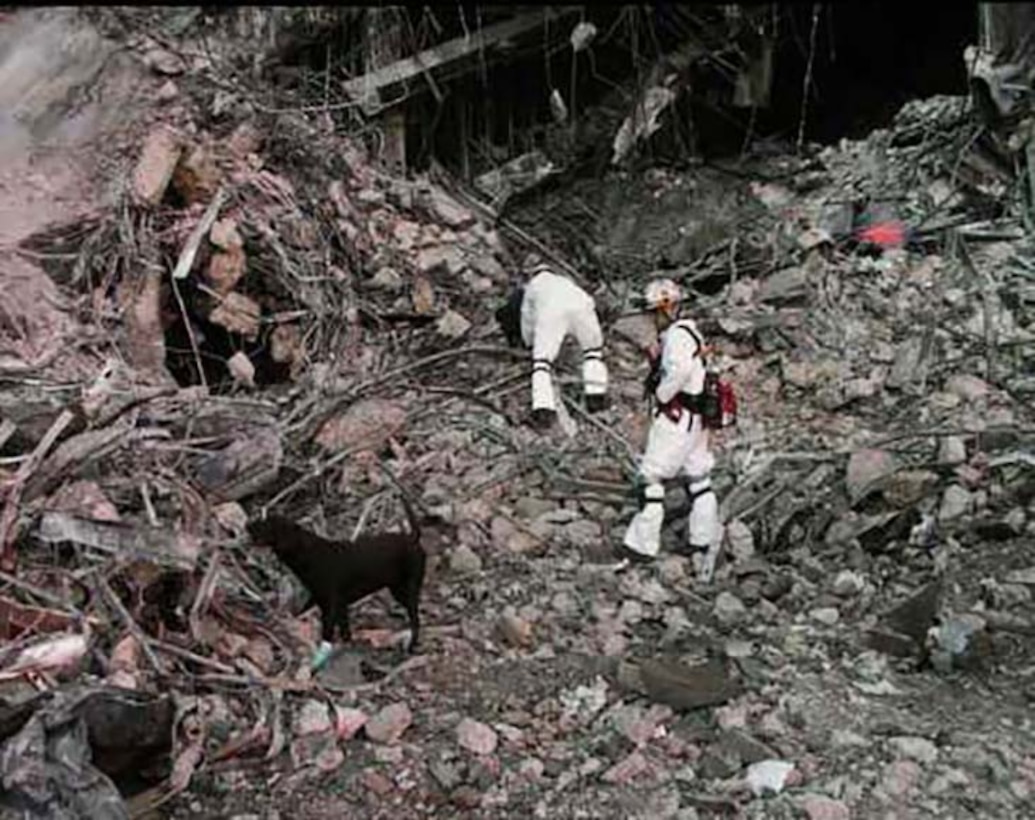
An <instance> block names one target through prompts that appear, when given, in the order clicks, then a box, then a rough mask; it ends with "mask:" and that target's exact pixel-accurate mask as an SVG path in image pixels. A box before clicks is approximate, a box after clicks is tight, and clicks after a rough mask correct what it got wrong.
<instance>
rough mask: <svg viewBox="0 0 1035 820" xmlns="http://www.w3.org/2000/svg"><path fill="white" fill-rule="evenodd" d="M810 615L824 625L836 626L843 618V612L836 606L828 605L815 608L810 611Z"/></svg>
mask: <svg viewBox="0 0 1035 820" xmlns="http://www.w3.org/2000/svg"><path fill="white" fill-rule="evenodd" d="M809 617H810V618H812V620H814V621H816V622H817V623H821V624H823V625H824V626H834V625H835V624H836V623H837V622H838V621H840V620H841V613H840V612H838V611H837V608H836V607H832V606H827V607H820V608H819V609H813V610H812V611H811V612H809Z"/></svg>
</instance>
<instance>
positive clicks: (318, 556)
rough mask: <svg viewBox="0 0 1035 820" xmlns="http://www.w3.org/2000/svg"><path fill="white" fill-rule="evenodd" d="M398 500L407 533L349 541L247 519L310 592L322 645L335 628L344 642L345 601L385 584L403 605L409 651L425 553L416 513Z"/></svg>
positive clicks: (255, 535)
mask: <svg viewBox="0 0 1035 820" xmlns="http://www.w3.org/2000/svg"><path fill="white" fill-rule="evenodd" d="M402 501H403V506H404V507H405V508H406V517H407V518H408V519H409V522H410V532H408V533H406V532H389V533H377V534H371V535H363V536H361V537H359V538H357V539H356V540H355V541H328V540H327V539H326V538H321V537H320V536H318V535H316V534H315V533H311V532H308V531H307V530H304V529H302V528H301V527H299V526H298V525H297V524H295V523H293V522H291V521H288V520H287V519H286V518H281V517H279V516H270V517H269V518H266V519H263V520H256V521H251V522H249V523H248V534H249V535H250V536H251V537H252V540H253V541H255V542H256V543H259V544H264V545H266V546H269V547H271V548H272V549H273V551H274V552H275V553H276V554H277V557H278V558H280V560H281V561H283V562H284V563H285V564H287V566H288V568H289V569H290V570H291V571H292V572H293V573H294V574H295V575H296V576H298V580H300V581H301V582H302V584H303V585H304V586H305V588H306V589H307V590H308V591H309V592H310V594H311V595H312V596H313V600H314V601H315V602H316V605H317V606H318V607H319V608H320V621H321V627H322V633H323V640H324V641H326V642H327V643H331V642H332V641H333V640H334V635H335V628H338V629H339V630H340V632H341V637H342V639H343V640H345V641H348V640H349V639H350V638H351V631H350V629H349V605H350V604H353V603H355V602H356V601H359V600H360V599H362V598H365V597H367V596H368V595H371V594H373V593H375V592H377V591H378V590H381V589H384V588H385V587H387V588H388V590H389V591H390V592H391V593H392V597H393V598H395V600H396V601H398V602H399V603H400V604H401V605H402V606H403V607H404V608H405V609H406V614H407V615H408V616H409V620H410V631H411V639H410V646H409V651H410V652H413V651H414V650H415V648H416V646H417V639H418V638H419V634H420V615H419V612H418V604H419V602H420V592H421V586H422V585H423V583H424V565H425V563H426V555H425V552H424V548H423V547H422V546H421V543H420V525H419V523H418V520H417V516H416V515H414V513H413V509H412V508H411V507H410V504H409V502H408V501H407V500H406V497H405V496H403V497H402Z"/></svg>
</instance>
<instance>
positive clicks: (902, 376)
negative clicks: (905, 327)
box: [884, 336, 923, 390]
mask: <svg viewBox="0 0 1035 820" xmlns="http://www.w3.org/2000/svg"><path fill="white" fill-rule="evenodd" d="M922 348H923V340H922V339H921V338H920V337H918V336H913V337H910V338H909V339H906V341H905V342H903V343H902V344H900V345H899V346H898V351H897V353H896V355H895V362H894V364H892V366H891V372H890V373H889V374H888V378H887V379H885V380H884V386H885V387H888V388H890V389H892V390H900V389H901V388H903V387H906V386H907V385H909V384H911V383H912V381H913V380H914V379H915V378H917V377H918V376H919V375H920V373H919V369H920V353H921V350H922Z"/></svg>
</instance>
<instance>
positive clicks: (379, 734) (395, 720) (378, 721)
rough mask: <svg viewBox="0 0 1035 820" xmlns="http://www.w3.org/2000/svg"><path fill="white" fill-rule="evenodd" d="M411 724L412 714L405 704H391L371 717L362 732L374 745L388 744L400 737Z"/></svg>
mask: <svg viewBox="0 0 1035 820" xmlns="http://www.w3.org/2000/svg"><path fill="white" fill-rule="evenodd" d="M411 723H413V713H412V712H411V711H410V707H409V706H407V705H406V704H405V703H393V704H392V705H390V706H386V707H385V708H384V709H382V710H381V711H380V712H378V713H377V714H376V715H374V716H373V717H371V718H370V720H368V721H367V722H366V724H365V725H364V726H363V731H365V732H366V735H367V737H368V738H370V740H372V741H374V742H375V743H385V744H389V743H395V742H396V741H397V740H398V739H399V738H400V737H402V734H403V732H405V731H406V730H407V729H408V728H409V727H410V724H411Z"/></svg>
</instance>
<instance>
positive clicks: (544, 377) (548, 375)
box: [532, 362, 557, 412]
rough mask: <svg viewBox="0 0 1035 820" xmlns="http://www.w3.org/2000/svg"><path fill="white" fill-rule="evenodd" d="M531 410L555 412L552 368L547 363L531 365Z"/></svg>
mask: <svg viewBox="0 0 1035 820" xmlns="http://www.w3.org/2000/svg"><path fill="white" fill-rule="evenodd" d="M532 410H533V411H535V410H549V411H550V412H557V399H556V397H555V395H554V390H553V368H552V367H551V365H550V363H549V362H535V363H534V364H533V365H532Z"/></svg>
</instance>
